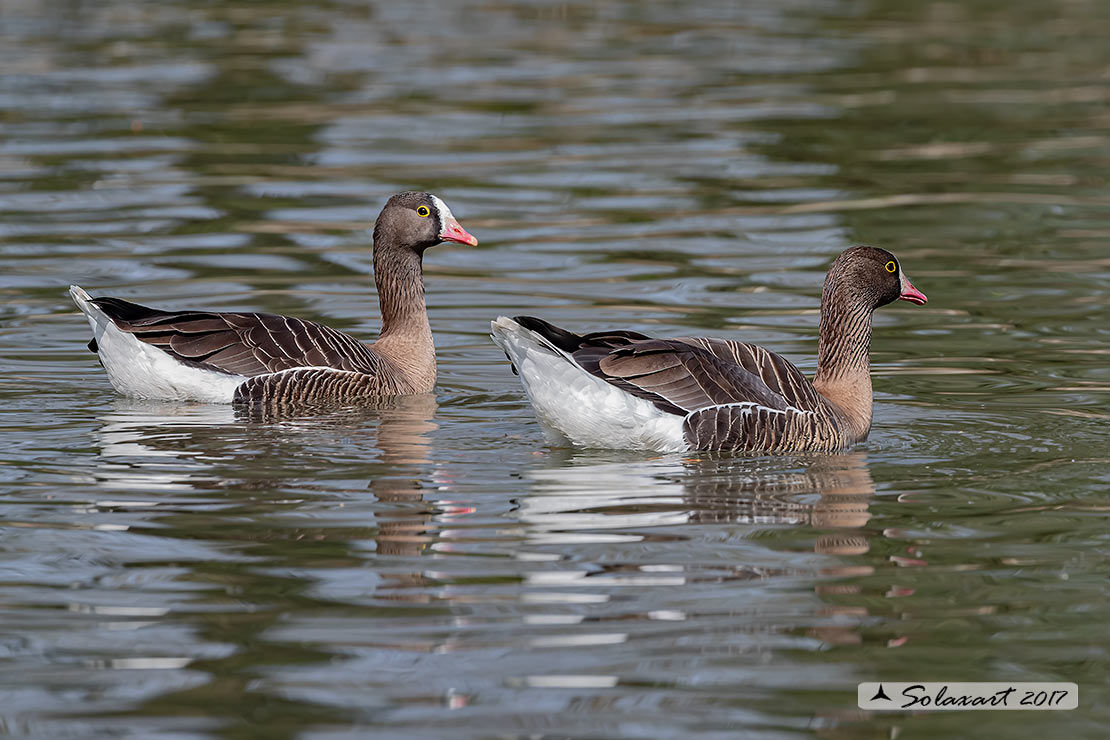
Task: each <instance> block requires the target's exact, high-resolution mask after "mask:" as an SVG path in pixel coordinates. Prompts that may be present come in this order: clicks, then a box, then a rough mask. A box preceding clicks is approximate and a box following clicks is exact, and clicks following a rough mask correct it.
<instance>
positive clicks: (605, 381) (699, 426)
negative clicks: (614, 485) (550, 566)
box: [492, 246, 927, 453]
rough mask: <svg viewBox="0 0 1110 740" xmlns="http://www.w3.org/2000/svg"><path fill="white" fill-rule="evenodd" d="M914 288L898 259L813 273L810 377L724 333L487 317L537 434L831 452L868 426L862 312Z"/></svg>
mask: <svg viewBox="0 0 1110 740" xmlns="http://www.w3.org/2000/svg"><path fill="white" fill-rule="evenodd" d="M896 300H903V301H909V302H911V303H915V304H918V305H922V304H924V303H925V302H926V300H927V299H926V297H925V294H924V293H922V292H921V291H919V290H918V289H917V288H915V287H914V286H913V283H911V282H910V281H909V279H908V278H906V276H905V274H904V273H903V272H902V268H901V266H900V265H899V263H898V259H897V258H896V257H895V256H894V255H893V254H891V253H890V252H888V251H886V250H885V249H878V248H876V247H867V246H859V247H852V248H850V249H847V250H845V251H844V252H842V253H841V254H840V256H839V257H837V258H836V260H835V261H834V262H833V264H832V266H831V267H830V268H829V272H828V275H827V276H826V277H825V285H824V291H823V293H822V296H821V322H820V328H819V333H818V347H817V374H816V376H815V377H814V379H813V382H812V383H811V382H810V381H809V380H808V379H806V377H805V376H804V375H803V374H802V372H801V371H800V370H798V368H797V367H795V366H794V365H792V364H791V363H790V362H788V361H787V360H786V359H785V358H783V357H781V356H780V355H777V354H775V353H774V352H770V351H768V350H766V349H764V348H762V347H758V346H756V345H752V344H745V343H743V342H737V341H732V340H727V339H709V338H703V337H677V338H674V339H656V338H652V337H649V336H647V335H644V334H640V333H639V332H634V331H624V330H615V331H600V332H595V333H592V334H584V335H580V334H574V333H572V332H569V331H567V330H565V329H561V328H559V327H557V326H554V325H552V324H549V323H548V322H546V321H544V320H543V319H538V318H534V317H531V316H518V317H516V318H512V319H510V318H508V317H505V316H501V317H498V318H497V319H496V320H494V321H493V323H492V338H493V341H494V342H495V343H496V344H497V345H498V346H500V347H501V349H502V350H504V351H505V354H506V356H507V357H508V359H509V361H510V362H511V363H512V367H513V370H514V372H516V373H517V374H518V375H519V376H520V380H521V382H522V384H523V385H524V391H525V394H526V395H527V397H528V399H529V401H530V402H531V404H532V406H533V408H534V410H535V413H536V416H537V417H538V418H539V420H540V422H541V425H542V426H543V429H544V432H545V433H546V435H547V436H548V439H549V441H551V442H552V443H554V444H562V443H565V442H567V441H569V442H570V443H572V444H573V445H577V446H580V447H598V448H609V449H638V450H650V451H656V452H682V451H695V450H698V451H700V450H728V451H743V452H753V453H754V452H780V453H784V452H833V451H837V450H841V449H845V448H847V447H849V446H851V445H852V444H854V443H856V442H859V441H861V440H863V439H865V438H866V437H867V434H868V432H870V430H871V405H872V395H871V370H870V356H869V352H870V347H871V313H872V312H873V311H874V310H875V309H876V308H878V307H879V306H885V305H887V304H888V303H893V302H894V301H896Z"/></svg>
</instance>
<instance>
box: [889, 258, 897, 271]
mask: <svg viewBox="0 0 1110 740" xmlns="http://www.w3.org/2000/svg"><path fill="white" fill-rule="evenodd" d="M886 271H887V272H897V271H898V265H896V264H894V260H891V261H890V262H887V263H886Z"/></svg>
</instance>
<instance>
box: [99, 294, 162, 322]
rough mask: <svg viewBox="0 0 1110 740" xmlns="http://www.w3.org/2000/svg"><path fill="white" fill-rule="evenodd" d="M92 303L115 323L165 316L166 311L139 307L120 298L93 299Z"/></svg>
mask: <svg viewBox="0 0 1110 740" xmlns="http://www.w3.org/2000/svg"><path fill="white" fill-rule="evenodd" d="M92 302H93V303H95V304H96V305H97V306H98V307H99V308H100V310H101V311H103V312H104V313H106V314H107V315H108V318H110V319H111V320H112V321H115V322H120V321H123V322H125V323H131V322H133V321H140V320H142V319H147V318H152V317H155V316H165V315H166V313H167V312H166V311H159V310H158V309H157V308H149V307H148V306H140V305H139V304H138V303H132V302H131V301H125V300H123V299H122V298H93V299H92Z"/></svg>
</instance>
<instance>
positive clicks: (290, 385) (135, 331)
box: [69, 192, 478, 403]
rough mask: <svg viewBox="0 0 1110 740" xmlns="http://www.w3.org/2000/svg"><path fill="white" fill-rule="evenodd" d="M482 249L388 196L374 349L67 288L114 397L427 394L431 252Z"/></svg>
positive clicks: (230, 399)
mask: <svg viewBox="0 0 1110 740" xmlns="http://www.w3.org/2000/svg"><path fill="white" fill-rule="evenodd" d="M441 242H457V243H459V244H466V245H470V246H476V245H477V244H478V240H477V239H476V238H474V237H473V236H471V235H470V234H469V233H467V231H466V230H465V229H464V228H463V227H462V226H461V225H459V222H458V221H457V220H455V217H454V216H453V215H452V214H451V209H450V208H448V207H447V204H446V203H444V202H443V201H442V200H440V199H439V198H438V197H436V196H434V195H431V194H430V193H420V192H404V193H398V194H396V195H394V196H393V197H391V198H390V199H389V201H388V202H387V203H386V204H385V207H384V208H382V212H381V214H380V215H379V216H378V220H377V222H376V223H375V225H374V281H375V283H376V284H377V287H378V303H379V305H380V307H381V315H382V326H381V332H380V333H379V335H378V339H377V341H376V342H374V343H373V344H370V345H366V344H363V343H362V342H360V341H359V340H358V339H355V338H354V337H352V336H350V335H348V334H344V333H342V332H340V331H336V330H335V329H332V328H330V327H327V326H323V325H322V324H316V323H313V322H311V321H305V320H304V319H297V318H293V317H290V316H278V315H275V314H266V313H217V312H214V311H163V310H160V309H157V308H148V307H147V306H140V305H139V304H137V303H131V302H129V301H125V300H122V299H120V298H92V297H90V296H89V294H88V293H86V292H85V291H84V290H82V289H81V288H80V287H78V286H76V285H73V286H70V289H69V292H70V295H71V296H72V297H73V301H74V303H76V304H77V307H78V308H79V309H80V310H81V312H82V313H83V314H84V315H85V317H86V318H87V319H88V320H89V325H90V326H91V327H92V332H93V339H92V341H91V342H89V349H90V350H92V351H93V352H95V353H96V354H97V356H98V357H99V359H100V364H101V365H103V366H104V369H105V371H107V373H108V379H109V380H110V381H111V383H112V385H113V386H114V387H115V389H116V390H117V391H119V392H120V393H122V394H124V395H126V396H132V397H138V398H148V399H162V400H174V401H203V402H208V403H269V402H281V403H300V402H305V403H317V402H329V401H347V400H355V399H359V398H373V397H381V396H397V395H409V394H417V393H427V392H430V391H431V390H432V388H433V386H434V385H435V381H436V358H435V346H434V345H433V343H432V331H431V327H430V326H429V324H428V312H427V308H426V306H425V303H424V279H423V274H422V271H421V264H422V258H423V254H424V250H425V249H427V248H428V247H432V246H435V245H436V244H440V243H441Z"/></svg>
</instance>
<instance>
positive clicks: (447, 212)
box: [432, 195, 455, 227]
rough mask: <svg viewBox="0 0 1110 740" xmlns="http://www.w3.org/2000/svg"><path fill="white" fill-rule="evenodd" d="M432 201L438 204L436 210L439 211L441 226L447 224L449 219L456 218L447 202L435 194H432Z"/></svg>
mask: <svg viewBox="0 0 1110 740" xmlns="http://www.w3.org/2000/svg"><path fill="white" fill-rule="evenodd" d="M432 201H433V202H434V203H435V204H436V210H438V211H439V225H440V226H441V227H443V226H446V225H447V222H448V221H449V220H450V221H454V220H455V217H454V216H453V215H452V214H451V209H450V208H448V207H447V204H446V203H444V202H443V201H442V200H440V199H439V198H438V197H436V196H434V195H433V196H432Z"/></svg>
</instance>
